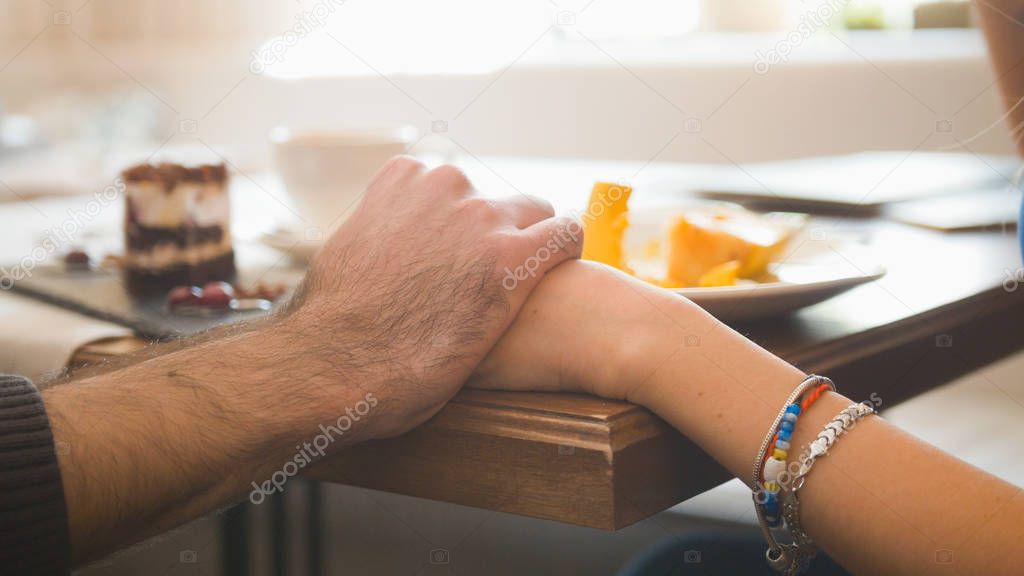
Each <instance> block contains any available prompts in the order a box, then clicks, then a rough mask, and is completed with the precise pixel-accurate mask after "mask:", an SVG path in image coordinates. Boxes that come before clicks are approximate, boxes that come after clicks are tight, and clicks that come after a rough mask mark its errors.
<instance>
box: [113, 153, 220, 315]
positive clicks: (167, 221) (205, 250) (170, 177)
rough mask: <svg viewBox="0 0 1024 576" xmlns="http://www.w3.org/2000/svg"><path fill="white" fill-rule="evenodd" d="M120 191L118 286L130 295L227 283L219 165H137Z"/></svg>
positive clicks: (128, 170)
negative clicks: (122, 194) (121, 282)
mask: <svg viewBox="0 0 1024 576" xmlns="http://www.w3.org/2000/svg"><path fill="white" fill-rule="evenodd" d="M121 177H122V179H123V181H124V185H125V227H124V229H125V258H124V264H123V273H124V282H125V286H126V287H127V289H128V291H129V292H130V293H132V294H136V295H143V294H154V293H164V292H166V291H167V290H169V289H170V288H171V287H173V286H178V285H203V284H205V283H206V282H211V281H215V280H231V279H232V278H233V277H234V275H235V253H234V248H233V245H232V243H231V205H230V201H229V199H228V186H227V185H228V173H227V169H226V167H225V166H224V165H223V164H206V165H200V166H193V167H187V166H181V165H178V164H168V163H164V164H159V165H151V164H140V165H138V166H133V167H131V168H128V169H127V170H125V171H124V172H122V173H121Z"/></svg>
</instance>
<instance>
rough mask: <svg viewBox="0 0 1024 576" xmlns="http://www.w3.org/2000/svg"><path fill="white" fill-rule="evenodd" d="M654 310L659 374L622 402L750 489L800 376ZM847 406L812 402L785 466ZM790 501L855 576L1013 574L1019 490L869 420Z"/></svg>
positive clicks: (669, 307) (710, 325)
mask: <svg viewBox="0 0 1024 576" xmlns="http://www.w3.org/2000/svg"><path fill="white" fill-rule="evenodd" d="M661 307H662V312H663V313H665V315H666V316H667V317H669V318H670V319H671V320H672V322H668V323H662V324H660V325H659V326H660V329H661V330H663V331H664V332H663V333H661V334H658V335H656V336H655V337H654V338H653V339H652V340H653V342H656V343H657V342H660V343H662V345H660V346H659V345H656V344H652V345H651V346H650V347H649V354H650V356H649V358H651V360H652V363H651V365H652V366H654V365H659V367H658V368H657V369H656V370H654V371H653V373H652V375H651V378H650V380H649V381H648V382H647V383H646V384H645V385H644V386H642V387H640V388H638V389H636V390H635V391H634V393H633V394H631V396H630V399H631V400H635V401H638V402H640V403H643V404H645V405H647V406H649V407H651V408H652V409H653V410H654V411H655V412H657V413H658V414H659V415H660V416H661V417H662V418H664V419H666V420H667V421H668V422H670V423H671V424H673V425H674V426H675V427H677V428H678V429H679V430H680V431H681V432H682V433H683V434H685V435H686V436H688V437H689V438H691V439H693V440H694V441H696V442H697V443H698V444H699V445H700V446H701V447H702V448H704V449H705V451H707V452H708V453H709V454H710V455H711V456H713V457H714V458H715V459H716V460H718V461H719V462H720V463H722V464H723V465H724V466H726V467H727V468H728V469H729V470H730V471H732V472H733V473H734V474H736V475H737V476H738V477H739V478H741V479H742V480H743V481H744V482H747V483H748V484H749V483H750V482H751V478H750V476H751V472H752V467H753V460H754V457H755V455H756V454H757V452H758V449H759V448H760V444H761V442H762V439H763V438H764V436H765V434H766V433H767V430H768V428H769V427H770V426H771V423H772V421H773V419H774V418H775V415H776V414H777V413H778V411H779V410H780V408H781V407H782V404H783V403H784V402H785V399H786V397H787V396H788V395H789V393H790V392H791V391H792V390H793V389H794V388H795V387H796V385H797V384H799V382H800V381H801V380H802V379H803V378H804V374H803V373H802V372H801V371H800V370H798V369H796V368H794V367H792V366H790V365H789V364H787V363H786V362H784V361H782V360H781V359H779V358H777V357H775V356H773V355H771V354H769V353H767V352H766V351H764V350H762V349H761V348H759V347H758V346H757V345H755V344H754V343H752V342H750V341H749V340H747V339H746V338H744V337H743V336H741V335H740V334H737V333H736V332H734V331H733V330H731V329H730V328H728V327H727V326H725V325H723V324H721V323H720V322H718V321H717V320H715V319H714V318H712V317H711V316H709V315H707V314H706V313H704V312H703V311H702V310H700V309H699V308H697V307H696V306H695V305H692V304H690V303H687V302H683V301H679V302H678V303H676V304H672V303H671V302H668V301H665V302H663V305H662V306H661ZM682 327H685V328H682ZM683 332H687V333H688V334H684V333H683ZM687 342H688V343H689V345H687V344H686V343H687ZM680 343H682V345H681V346H680V345H678V344H680ZM839 384H840V385H841V384H842V383H839ZM850 403H851V401H850V400H849V399H847V398H844V397H842V396H840V395H839V394H827V395H825V396H823V397H822V398H821V399H820V400H819V401H818V402H817V403H816V404H814V405H812V407H811V408H810V409H809V410H808V411H807V413H805V414H804V415H802V416H801V418H800V420H799V424H798V427H797V430H796V433H795V434H794V437H793V441H792V443H791V445H792V446H793V448H792V449H791V450H790V453H791V461H792V458H795V457H796V455H798V454H799V451H800V450H801V449H802V448H803V447H804V446H806V445H807V443H808V442H809V441H810V440H812V439H813V438H814V436H816V435H817V433H818V432H819V431H820V430H821V429H822V427H823V426H824V424H825V423H827V422H828V421H829V420H831V419H832V418H833V417H834V416H835V415H836V414H837V413H838V412H839V411H840V410H842V409H843V408H845V407H846V406H848V405H849V404H850ZM937 417H943V416H938V415H937ZM944 417H949V418H951V421H950V425H951V426H955V425H957V422H956V421H955V420H952V415H945V416H944ZM801 502H802V508H801V517H802V519H803V521H804V523H805V527H806V529H807V531H808V533H809V535H810V536H811V537H812V538H813V539H814V540H815V541H816V542H817V543H819V544H820V545H821V546H822V547H823V548H824V549H825V550H826V551H827V552H828V553H829V554H830V555H832V556H833V557H834V558H835V559H837V560H838V561H839V562H841V563H842V564H843V565H845V566H846V567H848V568H849V569H851V570H853V571H854V572H855V573H864V574H932V573H938V574H942V573H950V574H954V573H958V574H1010V573H1014V572H1016V571H1017V570H1018V569H1019V567H1020V566H1024V552H1022V548H1021V546H1020V542H1021V540H1022V538H1024V522H1021V521H1020V520H1019V519H1020V518H1021V517H1022V515H1024V496H1021V490H1020V489H1019V488H1016V487H1014V486H1012V485H1010V484H1007V483H1005V482H1003V481H1001V480H999V479H997V478H995V477H993V476H991V475H989V474H987V473H985V472H983V471H981V470H978V469H976V468H974V467H972V466H970V465H968V464H966V463H964V462H963V461H960V460H958V459H956V458H954V457H952V456H950V455H948V454H946V453H944V452H941V451H940V450H937V449H935V448H934V447H932V446H930V445H928V444H925V443H924V442H922V441H920V440H918V439H916V438H914V437H912V436H910V435H908V434H906V433H904V432H902V431H901V430H899V429H897V428H896V427H894V426H892V425H890V424H888V423H887V422H885V421H884V420H882V419H881V418H880V417H877V416H870V417H868V418H867V419H865V420H862V421H861V423H859V424H858V425H857V427H856V428H855V429H854V430H852V431H851V432H850V433H848V434H846V435H844V436H843V437H842V438H841V439H840V440H839V441H838V442H837V443H836V445H835V446H834V447H833V449H832V450H831V451H830V453H829V455H828V456H826V457H823V458H820V459H819V460H818V462H817V463H816V465H815V467H814V469H813V471H812V473H811V474H810V475H809V476H808V477H807V482H806V485H805V487H804V488H803V490H802V491H801ZM950 559H951V560H952V561H951V562H947V560H950Z"/></svg>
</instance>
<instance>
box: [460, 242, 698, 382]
mask: <svg viewBox="0 0 1024 576" xmlns="http://www.w3.org/2000/svg"><path fill="white" fill-rule="evenodd" d="M692 307H693V304H692V303H690V302H689V301H687V300H684V299H682V298H679V297H678V296H676V295H674V294H671V293H668V292H667V291H665V290H661V289H659V288H656V287H654V286H651V285H650V284H647V283H646V282H643V281H641V280H638V279H636V278H633V277H632V276H628V275H626V274H624V273H622V272H619V271H618V270H615V269H613V268H610V267H608V266H605V265H603V264H598V263H596V262H586V261H576V262H566V263H564V264H562V265H560V266H558V268H556V269H554V270H552V271H551V272H549V273H548V274H547V275H546V276H545V279H544V281H543V282H542V283H541V284H540V286H538V287H537V288H536V289H535V290H534V291H533V292H532V293H531V294H530V297H529V299H528V300H527V301H526V303H525V304H524V305H523V309H522V310H521V311H520V312H519V315H518V316H517V317H516V320H515V322H513V323H512V326H510V327H509V329H508V331H507V332H505V334H504V335H503V336H502V337H501V339H500V340H499V341H498V343H497V344H496V345H495V347H494V348H493V349H492V350H491V352H490V354H488V355H487V357H486V358H485V359H484V361H483V362H482V363H481V364H480V366H479V367H478V368H477V370H476V372H475V373H474V375H473V377H472V379H471V380H470V385H471V386H473V387H476V388H494V389H502V390H542V391H578V392H586V393H589V394H595V395H598V396H603V397H605V398H614V399H620V400H630V401H633V402H642V400H643V398H644V397H643V394H642V393H641V392H642V388H643V386H644V385H645V383H647V382H648V381H649V380H650V377H651V374H652V372H653V371H654V370H656V369H657V367H658V365H659V363H660V360H661V359H663V358H666V357H668V356H670V355H671V354H672V353H673V350H674V349H675V348H676V347H677V346H679V345H680V344H681V343H682V342H683V340H684V338H685V336H684V333H685V330H684V328H683V326H680V325H679V324H678V322H680V320H679V319H678V318H679V315H678V312H679V310H680V308H684V309H689V308H692ZM669 311H671V312H672V315H671V316H670V315H669V313H668V312H669Z"/></svg>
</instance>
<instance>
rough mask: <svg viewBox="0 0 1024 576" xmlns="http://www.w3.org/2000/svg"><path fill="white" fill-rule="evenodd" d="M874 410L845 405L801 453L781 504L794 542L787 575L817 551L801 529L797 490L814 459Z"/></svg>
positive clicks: (869, 407)
mask: <svg viewBox="0 0 1024 576" xmlns="http://www.w3.org/2000/svg"><path fill="white" fill-rule="evenodd" d="M874 413H875V409H874V407H873V406H871V405H870V404H867V403H863V402H862V403H860V404H851V405H849V406H847V407H846V408H844V409H843V410H842V411H841V412H840V413H839V414H837V415H836V417H835V418H833V419H832V420H831V421H830V422H829V423H828V424H825V427H824V428H823V429H822V430H821V432H819V433H818V436H817V437H816V438H815V439H814V440H813V441H811V443H810V444H808V445H807V448H806V452H805V453H804V454H801V456H800V460H799V464H800V468H799V469H798V470H797V472H796V474H794V475H793V478H792V480H790V482H789V490H788V492H789V495H788V497H787V498H786V501H785V502H784V503H783V504H782V516H783V518H784V519H785V521H786V527H787V528H788V529H789V533H790V535H791V536H792V538H793V544H792V545H791V546H792V548H793V551H792V557H791V558H790V562H789V563H788V566H787V567H786V571H785V572H784V573H785V574H786V575H787V576H789V575H791V574H796V573H798V572H799V571H800V569H801V568H803V567H804V565H805V564H806V563H807V562H808V561H810V559H811V557H813V556H814V553H815V552H816V551H817V547H816V546H815V545H814V542H813V541H812V540H811V538H810V537H809V536H808V535H807V532H805V531H804V529H803V524H802V522H801V521H800V496H799V492H800V489H801V488H803V487H804V483H805V482H806V480H807V475H808V474H810V472H811V468H813V467H814V463H815V461H817V459H818V458H820V457H821V456H826V455H828V451H829V450H830V449H831V448H832V445H833V444H835V443H836V441H837V440H838V439H839V437H840V436H842V435H843V434H845V433H846V432H848V431H850V430H852V429H853V428H854V427H855V426H856V425H857V421H858V420H860V419H861V418H863V417H865V416H867V415H869V414H874Z"/></svg>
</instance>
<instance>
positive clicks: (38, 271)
mask: <svg viewBox="0 0 1024 576" xmlns="http://www.w3.org/2000/svg"><path fill="white" fill-rule="evenodd" d="M7 269H8V270H9V269H10V268H7ZM239 278H240V281H239V284H240V285H242V286H250V285H252V284H255V282H256V281H257V280H262V281H264V282H284V283H285V284H287V285H288V286H289V287H294V286H295V285H296V284H297V283H298V281H299V279H300V278H301V272H300V271H297V270H284V269H274V270H265V269H262V270H245V269H243V270H241V271H240V273H239ZM3 285H4V286H5V287H6V286H7V285H8V282H6V281H5V282H4V284H3ZM11 289H12V291H14V292H16V293H19V294H24V295H26V296H30V297H32V298H36V299H38V300H42V301H45V302H49V303H50V304H54V305H56V306H60V307H62V308H67V309H70V310H74V311H76V312H80V313H82V314H86V315H88V316H92V317H94V318H99V319H100V320H106V321H108V322H113V323H115V324H120V325H122V326H127V327H128V328H131V329H132V330H134V331H135V332H136V333H137V334H138V335H139V336H142V337H144V338H151V339H160V340H166V339H173V338H180V337H184V336H191V335H193V334H197V333H199V332H203V331H204V330H208V329H210V328H213V327H215V326H220V325H223V324H230V323H233V322H239V321H241V320H251V319H254V318H259V317H260V316H264V315H266V314H267V312H263V311H246V312H235V311H230V312H226V313H224V314H222V315H215V316H202V317H197V316H184V315H180V314H171V313H169V312H167V311H166V309H165V307H164V297H163V296H159V295H158V296H152V297H147V298H133V297H132V296H130V295H129V294H128V293H127V292H126V291H125V289H124V286H123V285H122V284H121V277H120V275H119V273H118V272H117V271H115V270H89V271H67V270H64V269H63V268H58V267H43V266H41V267H37V268H35V269H33V270H32V275H31V277H28V278H23V279H21V280H18V281H16V282H14V283H13V286H12V287H11ZM284 300H285V298H282V299H281V300H279V301H278V302H283V301H284Z"/></svg>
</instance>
